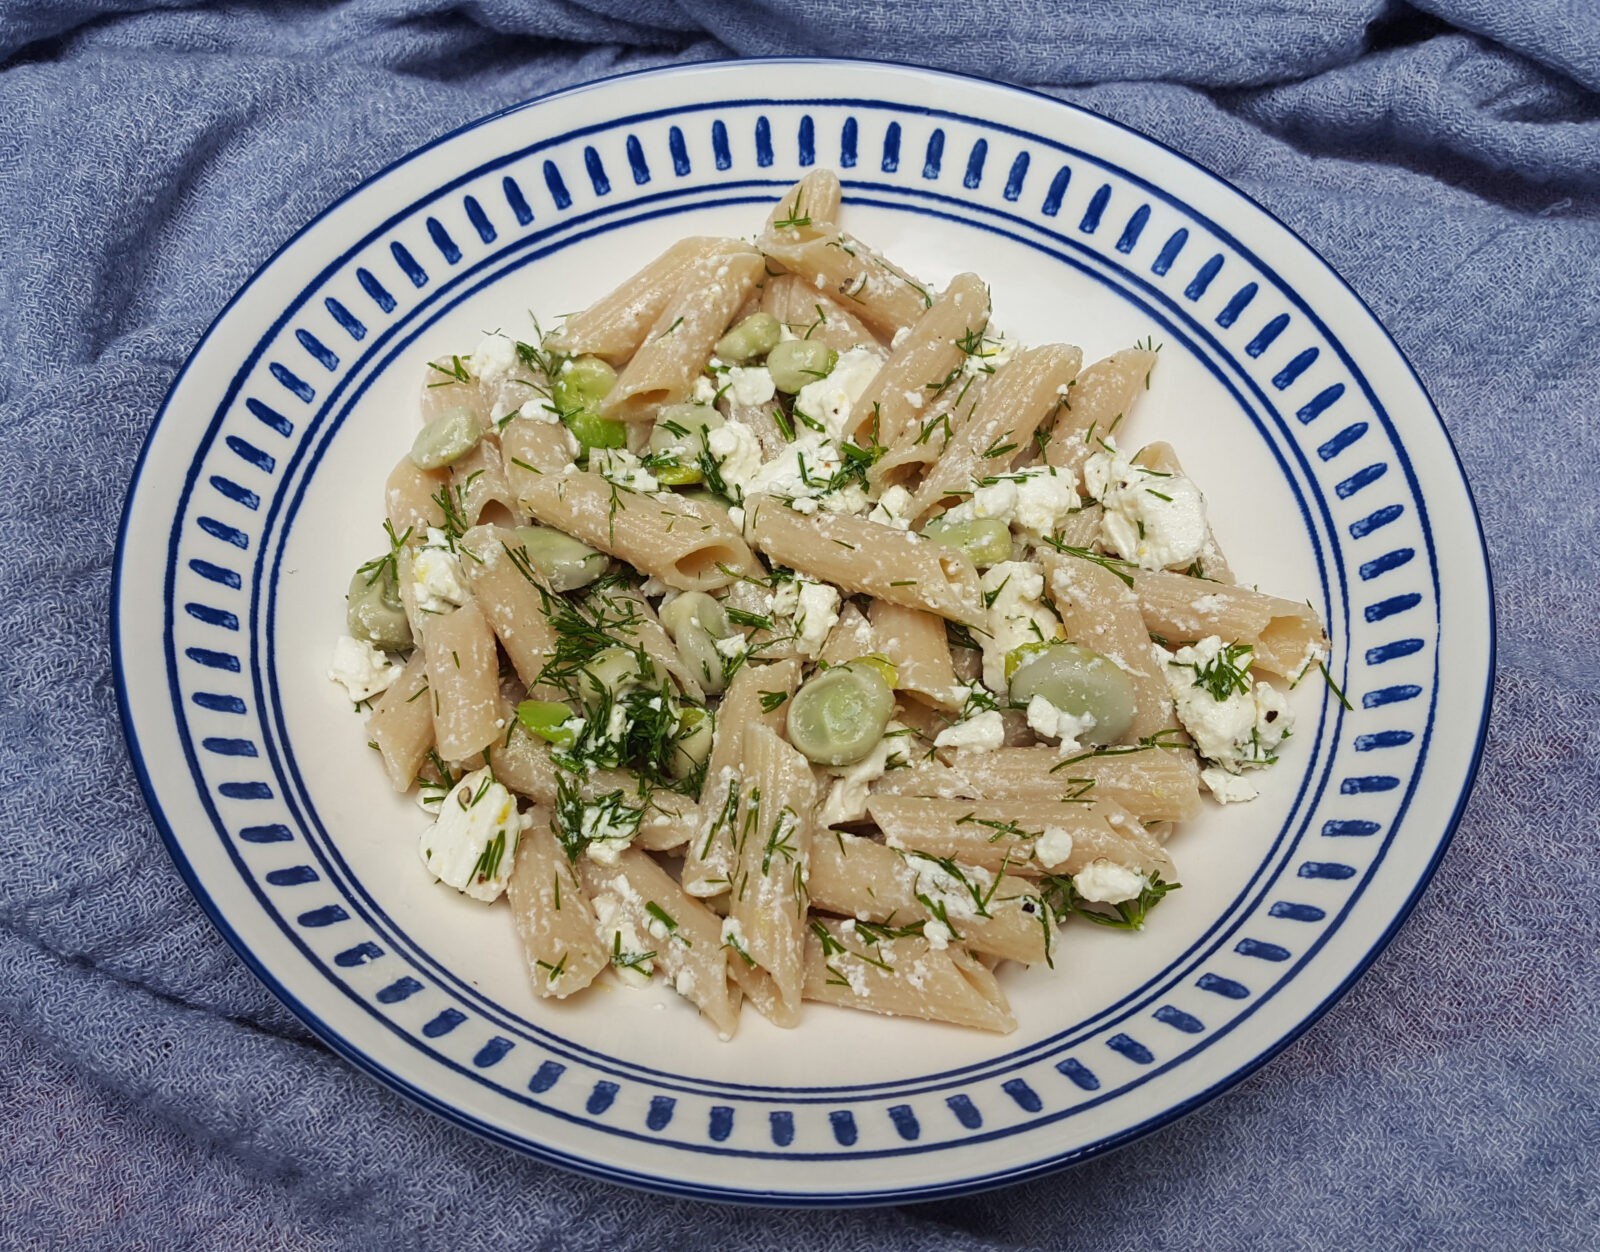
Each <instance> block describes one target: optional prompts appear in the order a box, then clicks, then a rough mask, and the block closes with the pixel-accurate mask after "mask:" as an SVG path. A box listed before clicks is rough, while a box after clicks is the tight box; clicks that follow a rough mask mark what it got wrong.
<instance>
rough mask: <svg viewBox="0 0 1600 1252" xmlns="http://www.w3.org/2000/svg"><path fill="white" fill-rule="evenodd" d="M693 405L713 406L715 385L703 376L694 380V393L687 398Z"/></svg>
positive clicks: (715, 394)
mask: <svg viewBox="0 0 1600 1252" xmlns="http://www.w3.org/2000/svg"><path fill="white" fill-rule="evenodd" d="M689 398H690V399H691V400H692V401H694V403H695V404H715V403H716V402H717V384H716V383H715V382H713V381H712V380H711V379H710V378H707V377H706V376H705V375H704V374H701V375H700V377H699V378H696V379H695V380H694V393H693V394H692V395H691V396H690V397H689Z"/></svg>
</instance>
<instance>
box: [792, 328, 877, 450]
mask: <svg viewBox="0 0 1600 1252" xmlns="http://www.w3.org/2000/svg"><path fill="white" fill-rule="evenodd" d="M882 365H883V358H882V357H881V356H879V355H878V354H877V353H876V352H874V351H873V350H872V349H871V348H851V349H850V350H849V351H848V352H841V353H840V354H839V359H838V361H837V362H835V363H834V367H833V369H832V370H831V371H830V372H829V373H828V376H827V377H826V378H819V379H817V381H816V382H813V383H807V384H806V385H805V386H804V387H802V388H800V390H799V391H798V392H796V393H795V397H794V407H795V410H796V411H797V412H799V413H803V414H804V415H805V416H806V417H809V418H810V419H811V420H812V421H813V422H815V423H817V424H818V425H820V426H821V427H822V428H823V430H825V431H826V432H827V435H828V438H829V439H832V440H838V439H840V438H842V437H843V436H844V433H845V430H846V428H847V427H848V426H849V425H850V417H851V408H852V406H854V404H855V402H856V401H857V400H859V399H860V398H861V393H862V392H863V391H865V390H866V389H867V384H868V383H870V382H871V381H872V380H873V379H874V378H876V377H877V375H878V370H879V369H880V368H881V367H882ZM797 424H798V423H797Z"/></svg>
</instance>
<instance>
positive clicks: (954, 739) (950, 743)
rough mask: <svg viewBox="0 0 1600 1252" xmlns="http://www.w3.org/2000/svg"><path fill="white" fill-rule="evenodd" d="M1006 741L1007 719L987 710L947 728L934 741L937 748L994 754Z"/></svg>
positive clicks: (991, 710) (994, 711)
mask: <svg viewBox="0 0 1600 1252" xmlns="http://www.w3.org/2000/svg"><path fill="white" fill-rule="evenodd" d="M1005 741H1006V724H1005V719H1004V718H1002V717H1001V716H1000V714H999V713H998V712H997V711H996V710H994V709H986V710H985V711H984V712H982V713H978V714H975V715H974V716H972V717H969V718H967V719H966V720H965V721H960V722H956V723H954V724H953V725H950V726H946V727H945V728H944V729H943V730H941V731H940V732H939V735H938V737H937V738H936V739H935V740H934V741H933V746H934V747H936V748H971V749H972V750H973V751H975V752H993V751H994V750H995V749H996V748H999V747H1001V746H1003V745H1004V743H1005Z"/></svg>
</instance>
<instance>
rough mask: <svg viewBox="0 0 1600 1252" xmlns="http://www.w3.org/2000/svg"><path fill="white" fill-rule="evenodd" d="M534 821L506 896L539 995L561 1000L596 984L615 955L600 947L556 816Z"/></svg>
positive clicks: (541, 815) (521, 842) (539, 814)
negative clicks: (554, 823) (555, 830)
mask: <svg viewBox="0 0 1600 1252" xmlns="http://www.w3.org/2000/svg"><path fill="white" fill-rule="evenodd" d="M530 816H532V817H533V823H532V825H530V826H529V827H528V828H527V829H526V830H524V831H523V832H522V837H521V838H520V839H518V841H517V860H516V864H515V866H514V867H513V868H512V871H511V879H510V881H509V882H508V883H507V884H506V895H507V897H508V898H509V900H510V902H511V922H512V925H513V927H514V928H515V929H516V932H517V939H518V940H519V941H520V942H521V944H522V955H523V959H524V960H525V961H526V962H527V965H528V979H529V981H530V982H531V983H532V985H533V990H534V993H535V994H536V995H538V996H541V997H553V998H555V999H557V1000H561V999H565V998H566V997H567V996H569V995H571V994H572V993H573V992H574V991H581V990H582V989H583V988H585V987H587V986H588V985H589V984H590V983H592V982H593V981H594V980H595V978H596V976H597V975H598V974H599V973H600V971H601V970H603V969H605V967H606V966H607V965H609V964H610V963H611V953H610V951H609V950H608V949H607V948H605V947H604V946H603V945H602V944H601V942H600V925H599V920H598V919H597V918H596V917H595V912H594V906H593V905H592V904H590V902H589V896H588V893H587V892H585V891H584V889H583V887H582V886H581V885H580V884H579V882H578V876H577V874H576V873H574V872H573V868H572V863H571V862H570V861H569V860H567V853H566V850H565V849H564V848H562V846H561V843H560V841H559V840H558V839H557V838H556V837H555V835H554V834H552V833H551V830H550V814H549V813H548V812H546V811H542V810H534V811H533V812H532V813H531V814H530Z"/></svg>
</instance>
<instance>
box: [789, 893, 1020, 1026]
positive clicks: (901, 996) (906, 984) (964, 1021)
mask: <svg viewBox="0 0 1600 1252" xmlns="http://www.w3.org/2000/svg"><path fill="white" fill-rule="evenodd" d="M805 998H806V999H808V1000H820V1001H822V1002H823V1003H825V1004H837V1005H839V1006H840V1007H842V1008H850V1009H864V1010H866V1011H867V1012H869V1013H886V1014H888V1015H889V1016H891V1017H920V1018H923V1019H924V1020H926V1021H935V1022H950V1023H953V1024H954V1025H957V1026H971V1027H975V1028H976V1029H978V1030H992V1031H995V1032H996V1033H998V1034H1009V1033H1010V1032H1011V1031H1013V1030H1015V1029H1016V1028H1017V1023H1016V1019H1015V1018H1014V1017H1012V1015H1011V1006H1010V1005H1009V1004H1008V1003H1007V1002H1006V997H1005V993H1004V992H1002V991H1001V990H1000V984H999V983H998V982H996V981H995V977H994V974H992V973H991V972H990V971H989V969H988V968H987V967H986V966H985V965H983V964H982V963H981V962H979V961H978V960H976V959H975V958H974V957H971V956H969V955H968V954H967V953H965V952H963V951H962V950H961V949H960V948H958V947H947V948H943V949H939V948H935V947H933V945H932V944H930V943H929V942H928V941H927V940H926V939H924V938H922V937H921V936H920V935H906V936H904V937H902V938H897V939H882V940H879V941H877V942H873V940H872V938H871V937H870V935H867V934H863V933H862V932H861V931H860V930H859V928H857V927H855V926H853V925H852V924H851V923H850V922H836V921H823V920H817V921H813V922H812V924H811V930H810V934H809V935H807V937H806V976H805Z"/></svg>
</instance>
